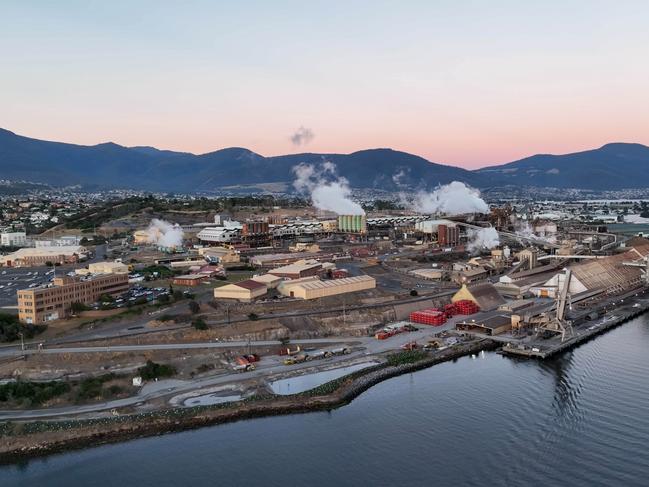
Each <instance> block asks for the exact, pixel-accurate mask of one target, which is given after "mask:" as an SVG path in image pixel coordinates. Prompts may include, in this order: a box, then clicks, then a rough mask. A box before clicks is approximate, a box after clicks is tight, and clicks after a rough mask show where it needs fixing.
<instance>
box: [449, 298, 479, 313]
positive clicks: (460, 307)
mask: <svg viewBox="0 0 649 487" xmlns="http://www.w3.org/2000/svg"><path fill="white" fill-rule="evenodd" d="M455 309H456V310H457V314H459V315H472V314H474V313H477V312H478V311H479V310H480V308H479V307H478V305H477V304H475V303H474V302H473V301H469V300H468V299H464V300H462V301H456V302H455Z"/></svg>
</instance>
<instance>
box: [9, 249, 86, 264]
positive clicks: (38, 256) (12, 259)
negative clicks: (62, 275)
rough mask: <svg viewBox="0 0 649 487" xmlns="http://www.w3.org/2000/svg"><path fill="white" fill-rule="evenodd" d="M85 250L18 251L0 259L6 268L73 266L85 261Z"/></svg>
mask: <svg viewBox="0 0 649 487" xmlns="http://www.w3.org/2000/svg"><path fill="white" fill-rule="evenodd" d="M86 256H87V250H86V249H85V247H82V246H80V245H73V246H57V247H39V248H24V249H19V250H17V251H16V252H13V253H11V254H7V255H3V256H1V257H0V263H2V265H5V266H8V267H31V266H39V265H45V264H47V263H50V262H51V263H52V264H73V263H76V262H79V261H80V260H83V259H85V258H86Z"/></svg>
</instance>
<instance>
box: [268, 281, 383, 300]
mask: <svg viewBox="0 0 649 487" xmlns="http://www.w3.org/2000/svg"><path fill="white" fill-rule="evenodd" d="M374 288H376V280H375V279H374V278H373V277H370V276H355V277H346V278H344V279H331V280H327V281H321V280H319V279H317V278H305V279H299V280H294V281H284V282H282V283H281V284H280V285H279V286H278V288H277V290H278V291H279V292H280V293H281V294H283V295H284V296H290V297H294V298H300V299H317V298H324V297H327V296H335V295H337V294H346V293H354V292H357V291H366V290H368V289H374Z"/></svg>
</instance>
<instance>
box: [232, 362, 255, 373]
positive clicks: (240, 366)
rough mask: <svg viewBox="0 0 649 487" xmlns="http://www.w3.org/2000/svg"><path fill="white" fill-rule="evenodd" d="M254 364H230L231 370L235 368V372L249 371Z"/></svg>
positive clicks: (253, 367) (252, 368)
mask: <svg viewBox="0 0 649 487" xmlns="http://www.w3.org/2000/svg"><path fill="white" fill-rule="evenodd" d="M255 368H256V367H255V364H245V365H243V364H238V363H237V364H234V365H233V366H232V370H235V371H237V372H250V371H252V370H255Z"/></svg>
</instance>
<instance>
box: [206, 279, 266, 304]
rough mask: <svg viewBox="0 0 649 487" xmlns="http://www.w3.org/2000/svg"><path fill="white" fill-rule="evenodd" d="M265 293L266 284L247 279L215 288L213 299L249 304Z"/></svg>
mask: <svg viewBox="0 0 649 487" xmlns="http://www.w3.org/2000/svg"><path fill="white" fill-rule="evenodd" d="M267 291H268V289H267V287H266V284H263V283H261V282H257V281H253V280H252V279H248V280H246V281H240V282H236V283H234V284H228V285H227V286H221V287H217V288H215V289H214V297H215V298H217V299H236V300H237V301H246V302H249V301H252V300H253V299H256V298H258V297H260V296H263V295H264V294H266V292H267Z"/></svg>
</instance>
